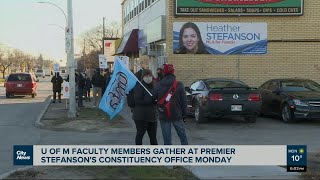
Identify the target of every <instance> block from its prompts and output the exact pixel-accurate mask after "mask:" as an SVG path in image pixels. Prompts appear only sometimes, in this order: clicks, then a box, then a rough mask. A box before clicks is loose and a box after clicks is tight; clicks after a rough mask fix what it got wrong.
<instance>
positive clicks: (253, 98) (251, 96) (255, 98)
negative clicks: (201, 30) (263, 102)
mask: <svg viewBox="0 0 320 180" xmlns="http://www.w3.org/2000/svg"><path fill="white" fill-rule="evenodd" d="M248 100H249V101H260V95H259V94H249V97H248Z"/></svg>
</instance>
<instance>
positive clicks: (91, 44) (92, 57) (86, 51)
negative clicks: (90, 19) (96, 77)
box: [78, 21, 122, 68]
mask: <svg viewBox="0 0 320 180" xmlns="http://www.w3.org/2000/svg"><path fill="white" fill-rule="evenodd" d="M121 34H122V33H121V23H120V22H116V21H113V22H109V23H106V25H105V38H120V37H121ZM102 39H103V27H102V25H99V26H97V27H94V28H91V29H89V30H88V31H86V32H84V33H83V34H82V35H81V36H80V39H79V41H78V46H80V47H82V48H83V51H82V52H83V56H82V57H81V58H80V59H79V60H78V63H79V65H81V66H82V65H83V66H86V67H90V68H98V67H99V62H98V61H99V60H98V55H99V54H101V52H102V49H103V41H102ZM84 42H85V44H84ZM82 61H84V62H82Z"/></svg>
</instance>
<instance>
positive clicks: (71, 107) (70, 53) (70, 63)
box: [67, 0, 77, 118]
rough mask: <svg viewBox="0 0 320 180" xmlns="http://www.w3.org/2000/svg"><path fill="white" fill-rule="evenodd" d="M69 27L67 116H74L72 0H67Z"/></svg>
mask: <svg viewBox="0 0 320 180" xmlns="http://www.w3.org/2000/svg"><path fill="white" fill-rule="evenodd" d="M67 29H69V32H68V33H69V34H68V35H69V37H68V38H69V39H68V38H67V40H68V41H70V49H69V51H68V52H67V53H68V55H67V61H68V66H69V85H70V97H69V100H70V102H69V103H70V104H69V112H68V117H69V118H74V117H76V113H77V112H76V89H75V74H74V73H75V71H74V65H75V64H74V47H73V19H72V0H68V26H67Z"/></svg>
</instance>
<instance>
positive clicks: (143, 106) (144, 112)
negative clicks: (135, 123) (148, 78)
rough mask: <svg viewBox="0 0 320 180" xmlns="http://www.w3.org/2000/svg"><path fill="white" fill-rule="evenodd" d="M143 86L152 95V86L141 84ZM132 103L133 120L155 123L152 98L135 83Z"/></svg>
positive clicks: (153, 100) (154, 103)
mask: <svg viewBox="0 0 320 180" xmlns="http://www.w3.org/2000/svg"><path fill="white" fill-rule="evenodd" d="M142 83H143V85H144V86H145V87H146V88H147V89H148V90H149V91H150V92H151V93H152V91H153V85H152V84H146V83H144V82H142ZM134 102H135V107H134V109H133V120H140V121H141V120H144V121H149V122H156V121H157V120H156V102H155V99H154V97H152V96H150V95H149V93H148V92H147V91H146V90H145V89H144V88H143V87H142V86H141V85H140V84H138V83H137V85H136V86H135V87H134Z"/></svg>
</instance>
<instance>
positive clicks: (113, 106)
mask: <svg viewBox="0 0 320 180" xmlns="http://www.w3.org/2000/svg"><path fill="white" fill-rule="evenodd" d="M136 83H137V78H136V76H135V75H134V74H133V73H132V72H131V71H130V70H129V69H128V68H127V67H125V65H124V64H123V63H122V62H121V60H119V59H115V64H114V71H113V74H112V77H111V80H110V82H109V84H108V86H107V89H106V91H105V92H104V94H103V96H102V99H101V101H100V104H99V108H100V109H101V110H102V111H104V112H106V113H107V114H109V116H110V119H112V118H113V117H114V116H115V115H117V114H118V113H119V112H120V111H121V110H122V108H123V105H124V102H125V97H126V94H128V92H129V91H130V90H131V89H132V88H133V87H134V86H135V85H136Z"/></svg>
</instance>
